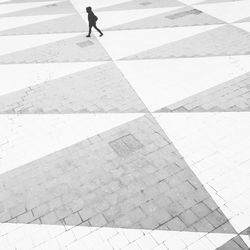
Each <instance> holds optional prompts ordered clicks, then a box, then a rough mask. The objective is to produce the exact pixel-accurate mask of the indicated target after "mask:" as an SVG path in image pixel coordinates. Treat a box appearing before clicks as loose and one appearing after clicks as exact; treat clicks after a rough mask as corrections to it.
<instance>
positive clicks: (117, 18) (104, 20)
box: [83, 7, 180, 29]
mask: <svg viewBox="0 0 250 250" xmlns="http://www.w3.org/2000/svg"><path fill="white" fill-rule="evenodd" d="M179 8H180V7H172V8H153V9H137V10H123V11H101V12H97V13H96V15H97V16H98V19H99V20H100V27H101V28H102V29H106V28H110V27H112V26H117V25H120V24H124V23H129V22H133V21H136V20H139V19H143V18H146V17H150V16H154V15H158V14H161V13H165V12H168V11H173V10H176V9H179ZM83 18H84V20H85V21H86V22H87V21H88V18H87V15H86V14H83Z"/></svg>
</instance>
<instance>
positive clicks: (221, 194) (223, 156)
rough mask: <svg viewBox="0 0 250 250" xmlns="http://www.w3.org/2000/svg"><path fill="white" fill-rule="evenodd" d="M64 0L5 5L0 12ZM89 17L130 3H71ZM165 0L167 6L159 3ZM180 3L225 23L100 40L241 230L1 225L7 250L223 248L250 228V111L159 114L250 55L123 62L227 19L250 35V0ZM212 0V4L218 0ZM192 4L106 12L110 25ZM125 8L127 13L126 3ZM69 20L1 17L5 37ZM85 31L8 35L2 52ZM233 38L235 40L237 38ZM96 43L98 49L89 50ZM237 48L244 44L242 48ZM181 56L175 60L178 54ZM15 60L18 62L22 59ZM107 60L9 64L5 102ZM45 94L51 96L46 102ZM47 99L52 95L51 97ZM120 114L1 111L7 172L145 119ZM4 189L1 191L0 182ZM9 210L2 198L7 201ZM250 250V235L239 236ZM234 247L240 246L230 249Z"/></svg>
mask: <svg viewBox="0 0 250 250" xmlns="http://www.w3.org/2000/svg"><path fill="white" fill-rule="evenodd" d="M60 2H63V1H42V0H41V1H39V0H38V1H34V2H23V3H22V2H18V1H15V0H13V1H12V0H0V15H5V14H9V13H12V12H17V11H23V10H28V9H32V8H38V7H43V6H46V5H53V4H55V5H56V4H57V3H60ZM70 2H71V3H72V4H73V6H74V8H75V9H76V11H77V12H78V13H79V14H80V15H81V16H82V21H83V24H84V21H86V13H85V6H88V5H91V6H94V7H95V9H98V8H104V7H109V6H112V5H119V4H123V3H126V2H128V1H127V0H86V1H84V2H83V1H82V0H70ZM145 2H146V4H147V2H148V1H144V6H145ZM159 2H161V1H159ZM208 2H209V1H203V0H180V1H178V3H183V4H187V5H188V6H189V7H192V8H195V9H197V10H200V11H202V12H204V13H206V14H208V15H211V16H213V17H215V18H218V19H219V20H222V21H224V23H223V24H218V25H217V24H216V25H215V24H211V25H210V24H209V25H200V24H199V25H194V26H185V27H184V26H181V27H161V28H155V29H153V28H150V29H149V28H146V27H145V28H140V29H138V28H135V29H130V30H115V31H114V30H112V31H105V32H104V36H103V37H101V38H97V41H98V42H99V43H100V45H101V46H102V48H103V49H104V50H105V51H106V52H107V53H108V54H109V56H110V57H111V59H112V62H114V64H115V65H116V66H117V67H118V69H119V70H120V71H121V72H122V74H123V75H124V77H125V78H126V79H127V80H128V82H129V85H130V86H131V87H132V88H133V90H134V91H135V93H136V94H137V95H138V97H139V98H138V99H140V100H141V101H142V102H143V103H144V104H145V106H146V108H147V109H148V110H149V112H150V114H151V115H153V117H154V118H155V119H156V121H157V122H158V124H159V125H160V126H161V128H162V129H163V131H164V132H165V133H166V135H167V136H168V137H169V138H170V140H171V141H172V143H173V144H174V146H175V147H176V148H177V150H178V151H179V152H180V154H181V155H182V156H183V157H184V159H185V161H186V162H187V163H188V165H189V167H190V168H191V169H192V171H193V172H194V173H195V174H196V176H197V177H198V179H199V180H200V182H201V183H202V184H203V185H204V187H205V188H206V190H207V191H208V193H209V194H210V195H211V197H212V198H213V200H214V201H215V202H216V204H217V205H218V207H219V208H220V209H221V211H222V212H223V213H224V214H225V216H226V217H227V219H228V220H229V222H230V223H231V225H232V226H233V227H234V229H235V230H236V233H237V234H236V233H235V234H229V233H205V232H185V231H167V230H164V231H163V230H141V229H121V228H112V227H109V228H108V227H102V228H98V227H87V226H75V227H73V226H63V225H39V224H20V223H15V222H14V223H0V250H28V249H36V250H57V249H63V250H88V249H99V250H109V249H110V250H111V249H113V250H119V249H121V250H137V249H138V250H149V249H150V250H151V249H155V250H215V249H217V248H219V247H221V246H223V245H224V244H225V243H226V242H228V241H229V240H231V239H233V238H234V237H236V236H237V235H239V234H240V233H241V232H243V231H244V230H246V229H248V228H249V226H250V153H249V152H250V130H249V128H250V112H228V113H224V112H207V113H158V112H157V110H159V109H161V108H163V107H166V106H168V105H170V104H173V103H175V102H178V101H181V100H183V99H185V98H187V97H189V96H192V95H194V94H197V93H199V92H202V91H206V90H208V89H209V88H212V87H215V86H217V85H219V84H222V83H224V82H226V81H229V80H232V79H234V78H235V77H238V76H241V75H243V74H245V73H248V72H249V71H250V55H249V53H248V54H246V55H238V54H237V55H231V56H206V55H205V52H204V55H198V56H196V57H195V56H194V57H189V58H168V59H145V60H123V59H124V58H125V57H128V56H132V55H135V54H137V53H139V52H143V51H147V50H150V49H152V48H157V47H159V46H162V45H165V44H170V43H173V42H177V41H180V40H182V39H185V38H189V37H193V36H195V35H197V34H201V33H205V32H207V31H212V30H215V29H216V28H218V27H223V26H225V25H227V24H228V23H229V24H230V25H232V26H233V27H237V28H240V30H241V31H244V32H250V19H248V21H244V22H241V20H243V19H246V18H250V1H249V0H242V1H222V2H219V1H217V2H216V1H214V2H213V3H208ZM211 2H212V1H211ZM183 7H186V6H178V4H177V6H174V7H161V8H150V7H149V8H141V9H140V8H138V9H136V8H134V9H129V8H127V9H121V10H117V11H113V10H112V11H107V10H106V11H99V12H97V13H96V14H97V15H98V17H99V21H98V22H100V25H101V28H105V29H106V28H111V27H112V26H117V25H119V24H125V23H129V22H132V21H137V20H140V19H146V18H148V17H153V16H157V15H160V14H163V13H167V12H171V11H174V10H179V9H180V8H183ZM124 8H125V7H124ZM69 15H70V14H58V13H56V14H53V15H52V14H51V15H30V16H22V15H21V16H14V17H13V16H12V17H6V16H4V17H0V31H3V30H7V29H12V28H18V27H23V26H27V25H30V24H35V23H40V22H46V21H48V20H54V19H58V18H61V17H67V16H69ZM79 35H82V36H83V35H84V36H85V34H82V33H56V34H39V35H12V36H0V44H1V46H0V56H3V55H6V54H11V53H14V52H19V51H23V50H29V49H30V48H36V47H38V46H42V45H48V44H51V43H55V42H58V41H64V40H66V39H70V38H75V37H77V36H79ZM229 35H230V34H229ZM87 45H89V44H87ZM233 46H237V44H233ZM173 57H174V56H173ZM14 61H15V60H14V56H13V62H14ZM104 63H105V61H102V62H101V61H96V62H74V63H60V62H58V63H57V62H56V63H41V64H26V63H19V62H18V63H16V64H1V65H0V76H1V84H0V96H1V95H5V94H11V93H12V92H14V91H18V90H21V89H24V88H28V87H30V86H34V85H37V84H46V82H48V81H51V80H54V79H58V78H60V77H63V76H66V75H70V74H73V73H76V72H80V71H83V70H87V69H91V68H93V67H95V66H98V65H102V64H104ZM45 97H46V96H45ZM45 97H44V98H45ZM143 115H144V114H143V113H140V114H138V113H133V114H132V113H130V114H125V113H123V114H122V113H114V114H111V113H110V114H108V113H103V114H67V115H66V114H59V115H51V114H43V115H38V114H32V115H21V114H0V174H4V173H6V172H8V171H11V170H15V169H16V168H18V167H21V166H22V165H24V164H26V163H30V162H32V161H34V160H36V159H39V158H42V157H44V156H46V155H49V154H51V153H54V152H56V151H58V150H60V149H63V148H66V147H69V146H71V145H73V144H75V143H77V142H80V141H82V140H85V139H88V138H90V137H91V136H95V135H97V134H100V133H102V132H104V131H107V130H111V129H112V128H115V127H117V126H119V125H122V124H124V123H126V122H129V121H132V120H134V119H136V118H138V117H141V116H143ZM0 187H1V185H0ZM0 210H1V202H0ZM239 237H241V239H242V240H243V242H245V244H246V245H247V246H248V247H249V248H250V239H249V236H248V235H240V236H239ZM227 250H231V249H227Z"/></svg>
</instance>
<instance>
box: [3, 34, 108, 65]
mask: <svg viewBox="0 0 250 250" xmlns="http://www.w3.org/2000/svg"><path fill="white" fill-rule="evenodd" d="M106 60H110V57H109V55H108V54H107V52H106V51H105V50H104V48H103V47H102V45H101V44H100V43H99V41H98V40H97V39H96V38H94V37H92V38H91V39H87V38H86V37H85V34H82V35H80V36H79V35H76V36H75V37H73V38H68V39H64V40H60V41H57V42H54V43H50V44H46V45H42V46H38V47H35V48H30V49H26V50H22V51H18V52H14V53H11V54H6V55H2V56H0V63H3V64H5V63H44V62H84V61H106Z"/></svg>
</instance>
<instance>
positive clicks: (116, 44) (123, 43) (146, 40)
mask: <svg viewBox="0 0 250 250" xmlns="http://www.w3.org/2000/svg"><path fill="white" fill-rule="evenodd" d="M220 26H221V25H205V26H192V27H176V28H160V29H145V30H141V29H140V30H122V31H106V32H105V36H103V37H101V39H100V42H101V43H102V45H103V46H104V47H105V49H106V50H107V51H108V52H109V54H110V55H111V57H112V58H113V59H115V60H117V59H120V58H123V57H126V56H130V55H134V54H137V53H139V52H142V51H145V50H149V49H152V48H155V47H158V46H161V45H164V44H167V43H171V42H174V41H178V40H181V39H184V38H187V37H190V36H193V35H196V34H199V33H202V32H205V31H208V30H211V29H215V28H217V27H220Z"/></svg>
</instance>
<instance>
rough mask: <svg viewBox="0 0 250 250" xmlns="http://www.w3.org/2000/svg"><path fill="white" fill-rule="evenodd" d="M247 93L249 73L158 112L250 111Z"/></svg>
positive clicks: (249, 84)
mask: <svg viewBox="0 0 250 250" xmlns="http://www.w3.org/2000/svg"><path fill="white" fill-rule="evenodd" d="M201 81H202V80H201ZM201 84H202V82H201ZM249 91H250V72H248V73H245V74H243V75H241V76H239V77H236V78H234V79H232V80H230V81H227V82H225V83H223V84H219V85H217V86H215V87H212V88H210V89H207V90H205V91H202V92H200V93H198V94H196V95H193V96H190V97H188V98H186V99H184V100H181V101H179V102H177V103H174V104H171V105H169V106H167V107H165V108H162V109H161V110H159V111H158V112H232V111H239V112H242V111H250V99H249V98H250V94H249V93H250V92H249Z"/></svg>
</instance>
